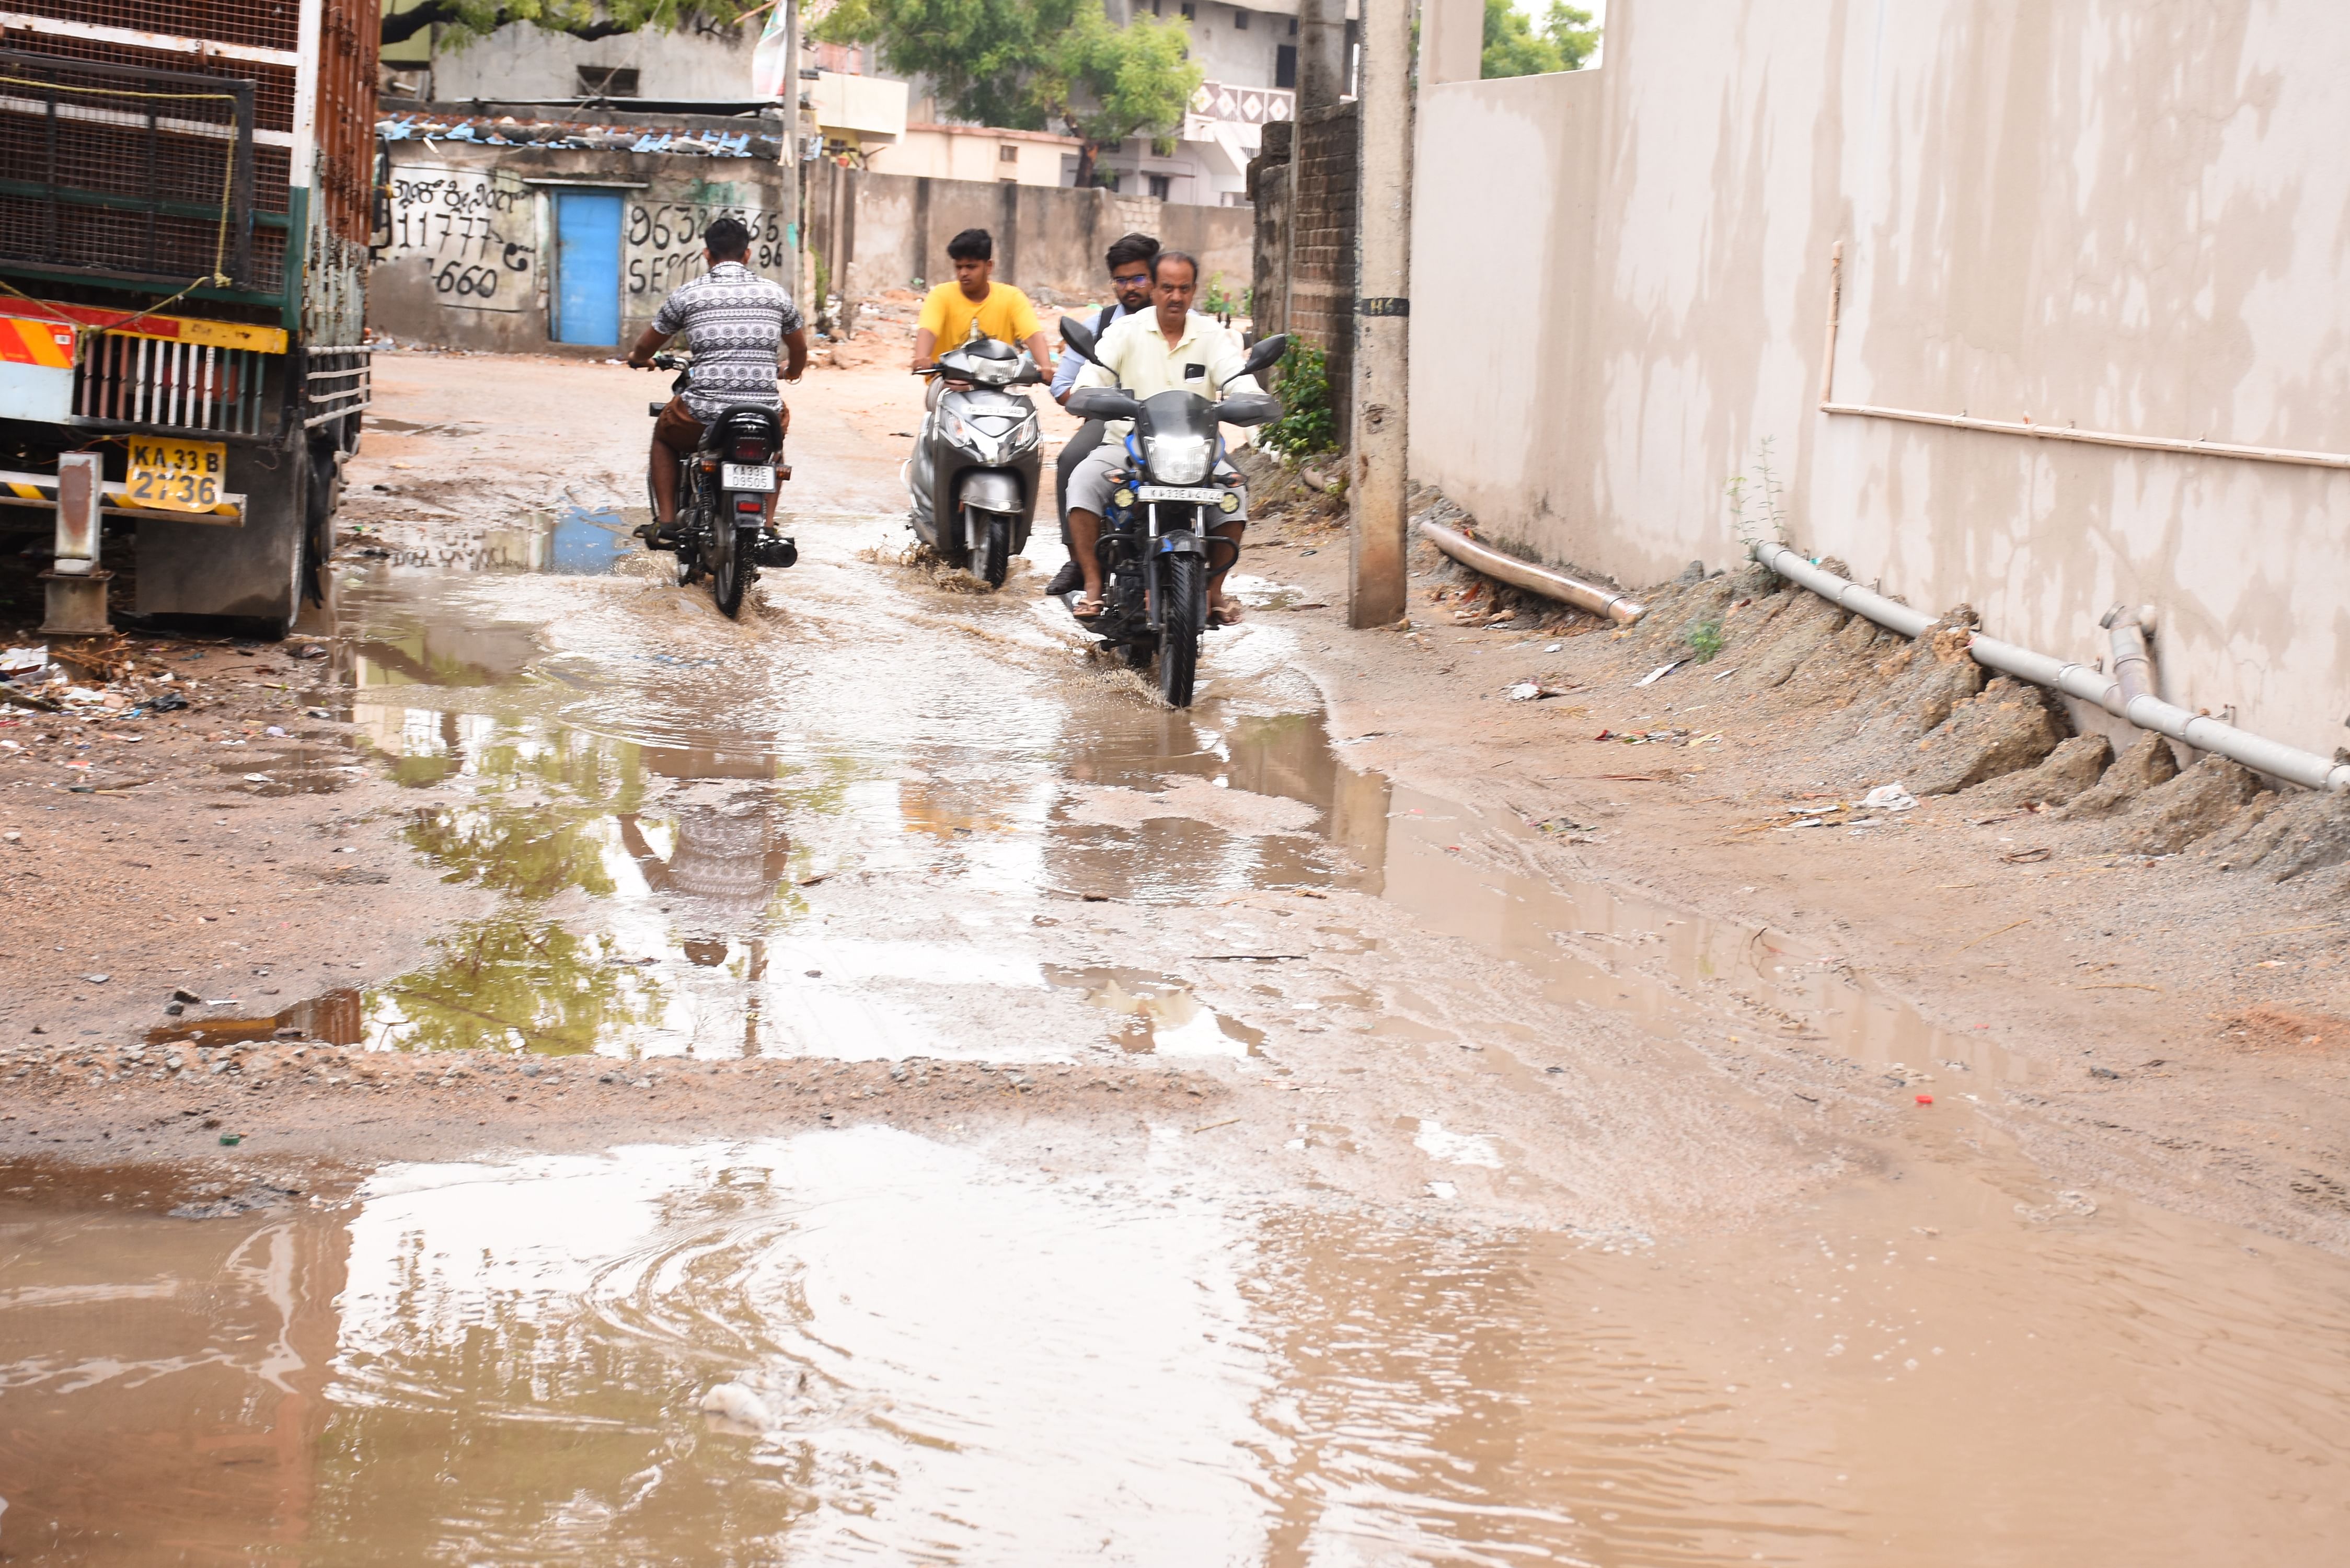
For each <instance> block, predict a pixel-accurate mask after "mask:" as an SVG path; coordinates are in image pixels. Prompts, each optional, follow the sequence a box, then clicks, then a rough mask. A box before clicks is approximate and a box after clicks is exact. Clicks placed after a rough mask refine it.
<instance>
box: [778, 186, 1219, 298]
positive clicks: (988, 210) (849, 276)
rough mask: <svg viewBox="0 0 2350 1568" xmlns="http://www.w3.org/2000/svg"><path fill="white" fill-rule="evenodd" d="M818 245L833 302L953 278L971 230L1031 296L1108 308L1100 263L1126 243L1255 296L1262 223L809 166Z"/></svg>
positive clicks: (812, 231) (1167, 205)
mask: <svg viewBox="0 0 2350 1568" xmlns="http://www.w3.org/2000/svg"><path fill="white" fill-rule="evenodd" d="M808 168H809V169H810V171H811V173H810V175H809V183H808V234H809V244H810V246H811V247H812V249H813V251H814V252H815V254H817V255H820V256H822V257H824V258H825V263H826V265H827V268H828V269H829V271H830V274H831V279H832V288H833V292H834V293H836V294H845V295H847V296H850V297H855V298H870V297H872V296H875V295H877V294H879V293H881V292H882V291H884V290H886V289H892V288H910V287H912V286H913V283H914V280H915V279H916V278H920V279H922V280H923V281H924V282H925V283H931V284H935V283H940V282H943V281H944V280H946V279H948V278H951V277H952V276H953V275H954V268H953V264H952V263H951V262H949V261H948V260H947V242H948V241H949V240H951V239H952V238H953V237H954V236H955V235H956V234H959V233H961V232H962V230H964V229H985V230H986V231H988V233H990V234H993V235H994V236H995V275H996V276H997V277H998V278H1000V279H1002V280H1003V282H1005V283H1010V284H1014V285H1016V286H1019V287H1021V288H1023V289H1025V290H1027V291H1028V292H1029V293H1030V294H1032V295H1036V296H1043V297H1046V298H1048V299H1050V298H1059V299H1094V298H1103V297H1107V293H1108V288H1109V275H1108V272H1107V269H1106V268H1105V267H1104V266H1103V265H1102V253H1103V252H1104V251H1106V250H1107V249H1108V248H1109V244H1110V242H1111V241H1112V240H1115V239H1117V238H1118V236H1119V235H1120V234H1127V233H1128V232H1136V233H1140V234H1156V235H1157V236H1158V237H1159V244H1163V245H1167V246H1169V247H1170V248H1173V249H1177V250H1186V251H1190V252H1191V253H1192V254H1195V255H1197V256H1198V257H1199V258H1200V281H1201V285H1202V286H1205V285H1206V284H1207V283H1208V281H1209V280H1210V279H1211V278H1212V277H1213V276H1214V275H1216V274H1218V273H1222V275H1223V286H1224V287H1225V289H1226V290H1227V291H1228V292H1229V293H1231V295H1232V296H1233V298H1235V299H1238V298H1239V297H1240V295H1241V292H1242V290H1243V289H1245V288H1247V287H1248V286H1249V278H1250V274H1251V269H1252V266H1253V260H1252V257H1251V254H1250V241H1251V237H1252V234H1253V225H1254V217H1253V214H1252V213H1250V211H1249V209H1247V208H1245V207H1200V206H1191V205H1187V204H1184V203H1181V202H1161V201H1157V200H1154V199H1152V198H1150V197H1148V196H1122V195H1119V194H1118V193H1117V192H1113V191H1101V190H1094V191H1078V190H1075V189H1059V188H1055V187H1050V186H1041V185H1021V184H1016V183H1014V182H1011V181H1008V180H1004V181H986V180H935V179H932V178H931V177H930V176H928V175H916V174H876V173H872V172H869V171H863V170H854V169H843V168H841V167H840V166H839V165H837V164H835V163H831V162H827V161H819V162H816V163H814V164H811V165H809V166H808Z"/></svg>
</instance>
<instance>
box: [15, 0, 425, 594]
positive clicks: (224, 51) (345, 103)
mask: <svg viewBox="0 0 2350 1568" xmlns="http://www.w3.org/2000/svg"><path fill="white" fill-rule="evenodd" d="M0 5H4V6H5V7H7V8H6V9H0V530H7V531H10V532H14V533H17V534H20V535H21V534H24V533H26V532H27V531H39V530H43V529H45V528H54V529H55V530H56V531H57V540H58V544H57V559H56V561H55V562H54V564H53V568H52V572H51V573H50V574H49V575H50V576H51V577H52V578H53V579H55V580H53V581H52V584H51V593H50V597H49V605H50V622H51V624H50V625H48V626H47V627H45V628H43V629H45V630H49V631H55V632H70V631H88V630H98V629H102V628H103V627H104V625H105V598H106V592H107V590H106V589H105V587H102V586H99V587H93V586H92V585H93V583H96V584H103V582H104V581H105V580H106V577H107V575H108V574H107V569H106V568H105V566H102V565H101V564H100V562H99V558H98V557H99V538H98V537H97V536H96V535H94V534H92V535H91V536H90V537H89V539H88V551H87V558H85V557H84V556H82V555H80V554H79V553H78V549H79V547H78V546H71V545H68V537H69V536H70V535H72V533H73V530H72V528H71V527H70V526H69V524H74V523H75V521H76V519H75V517H74V516H71V515H69V514H84V515H82V516H80V518H79V524H80V525H81V526H82V527H84V528H85V529H88V525H89V524H98V525H99V526H102V528H103V530H104V535H103V540H104V543H103V549H104V552H105V556H106V559H108V560H115V561H119V560H120V559H121V558H122V557H121V552H122V551H124V550H126V549H127V550H128V551H129V552H130V563H129V564H130V567H131V571H130V576H132V577H133V579H134V581H133V583H132V585H131V587H132V588H133V592H132V595H131V596H130V597H131V609H132V611H133V613H135V614H136V615H138V616H139V617H140V618H160V619H161V620H163V621H165V622H178V621H185V620H189V619H198V620H201V621H203V622H205V623H217V624H220V625H223V626H226V627H234V628H244V629H250V630H255V631H258V632H259V633H261V634H262V635H265V636H283V635H284V634H285V633H286V630H287V629H289V628H291V627H292V625H293V623H294V621H295V619H296V617H297V616H298V615H299V614H300V613H301V610H302V607H303V604H304V602H305V600H306V599H315V598H316V597H317V594H318V591H319V588H320V586H321V584H320V578H319V573H320V572H321V570H322V568H323V564H324V562H325V560H326V558H327V556H328V553H329V552H330V551H331V550H332V548H333V544H334V539H333V514H334V510H335V504H336V502H337V499H338V496H339V493H340V488H341V473H342V469H343V465H344V462H345V460H346V459H347V458H348V456H349V454H350V453H352V452H355V451H356V450H357V449H358V444H359V429H360V424H361V421H362V420H363V419H364V417H365V410H366V409H367V407H368V405H369V399H370V389H371V387H372V385H373V378H372V374H371V371H370V359H369V348H368V347H367V344H366V342H365V337H366V286H367V267H368V257H369V237H370V232H371V229H372V226H373V219H374V215H375V213H374V207H375V201H376V183H377V182H376V180H375V178H374V172H375V169H374V165H375V148H376V140H375V117H376V101H375V99H376V72H377V65H376V50H377V41H378V37H379V32H380V21H379V17H378V14H377V12H378V0H365V3H364V4H362V3H361V0H0ZM61 481H62V482H61ZM44 514H47V515H46V516H45V515H44ZM99 514H102V523H101V522H100V521H99ZM39 548H40V546H39V545H37V543H36V544H35V549H36V552H37V551H38V549H39ZM68 556H72V557H73V558H71V559H68ZM68 573H75V574H79V575H78V577H75V578H74V579H73V580H71V581H68V580H67V579H66V578H65V577H64V576H61V575H62V574H68ZM65 589H75V590H78V591H80V593H81V597H80V598H79V599H78V600H77V599H76V598H75V597H74V596H73V594H71V593H65V594H64V595H63V597H62V598H61V592H62V590H65ZM115 597H117V598H120V597H121V596H120V594H119V593H118V594H117V595H116V596H115ZM61 603H63V604H65V605H66V606H67V608H66V609H65V610H64V611H63V612H62V614H63V616H64V618H65V620H66V621H67V623H68V624H58V623H59V621H60V615H61V612H60V608H59V606H60V604H61ZM77 603H78V605H79V606H80V609H78V610H77V609H75V608H74V607H73V606H74V605H76V604H77ZM93 604H94V605H95V607H96V610H95V613H96V617H97V619H96V622H95V624H82V625H74V624H70V622H71V621H72V619H73V618H74V617H75V616H76V615H77V614H79V615H82V616H84V617H87V616H88V615H89V614H90V613H91V611H90V607H91V606H92V605H93Z"/></svg>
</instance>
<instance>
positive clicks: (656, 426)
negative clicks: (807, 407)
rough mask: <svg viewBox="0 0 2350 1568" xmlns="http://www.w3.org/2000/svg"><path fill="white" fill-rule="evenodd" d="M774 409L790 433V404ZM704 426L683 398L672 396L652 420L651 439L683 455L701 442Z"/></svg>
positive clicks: (786, 431) (785, 430)
mask: <svg viewBox="0 0 2350 1568" xmlns="http://www.w3.org/2000/svg"><path fill="white" fill-rule="evenodd" d="M775 411H776V412H777V413H778V414H779V415H781V416H782V418H783V421H784V433H785V434H786V435H788V434H790V433H791V428H792V410H791V405H790V404H788V403H785V404H782V405H780V406H778V408H777V409H776V410H775ZM705 428H706V427H705V426H704V425H703V424H702V421H700V420H697V419H695V418H694V417H693V410H691V409H689V408H687V407H686V406H685V399H684V398H682V397H672V398H671V399H670V400H669V406H668V407H666V408H664V409H662V410H661V411H660V419H658V420H656V421H653V440H655V441H659V442H660V443H661V445H663V446H665V447H667V448H669V449H670V451H671V452H675V453H677V454H678V455H679V456H680V457H683V456H684V455H685V454H686V453H688V452H692V451H693V450H694V449H695V448H697V447H699V446H700V445H701V444H702V431H703V430H704V429H705Z"/></svg>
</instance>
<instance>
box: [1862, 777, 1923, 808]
mask: <svg viewBox="0 0 2350 1568" xmlns="http://www.w3.org/2000/svg"><path fill="white" fill-rule="evenodd" d="M1917 804H1918V797H1917V796H1915V795H1913V794H1910V793H1909V792H1908V789H1907V788H1905V787H1903V785H1902V784H1901V781H1900V780H1898V779H1896V780H1894V782H1893V783H1891V784H1878V785H1877V787H1876V788H1875V789H1873V790H1870V791H1869V792H1868V793H1867V794H1865V795H1862V796H1861V797H1860V805H1861V809H1862V810H1864V811H1908V810H1910V809H1912V808H1913V807H1915V806H1916V805H1917Z"/></svg>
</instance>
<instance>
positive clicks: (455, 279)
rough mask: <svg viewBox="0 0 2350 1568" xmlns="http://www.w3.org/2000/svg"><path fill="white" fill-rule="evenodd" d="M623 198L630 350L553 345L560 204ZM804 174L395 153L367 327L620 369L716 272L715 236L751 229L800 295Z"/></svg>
mask: <svg viewBox="0 0 2350 1568" xmlns="http://www.w3.org/2000/svg"><path fill="white" fill-rule="evenodd" d="M583 186H584V187H595V188H601V189H608V190H612V191H616V192H619V195H620V197H621V202H622V206H621V231H620V236H619V256H618V258H617V266H618V275H617V285H618V288H619V296H620V302H619V304H620V334H619V343H618V344H605V345H577V346H575V345H570V344H564V343H557V342H556V341H555V340H554V337H553V336H552V325H553V317H552V316H551V314H550V309H549V301H548V291H549V289H550V288H551V287H552V286H553V284H554V278H553V271H554V261H555V258H554V254H553V253H554V244H555V232H554V213H553V205H552V203H553V199H554V196H555V193H556V192H559V191H563V190H567V189H577V188H580V187H583ZM796 190H797V187H796V184H795V170H794V168H793V167H792V166H791V165H788V164H777V163H775V162H773V161H769V160H765V159H759V158H709V157H702V156H696V155H690V154H674V153H659V152H618V151H602V150H596V149H586V148H542V147H486V146H480V145H466V144H463V143H460V142H453V141H440V142H437V143H427V142H423V141H416V142H396V143H393V144H391V147H390V168H389V171H388V177H387V180H386V186H385V198H384V201H383V202H381V203H380V207H379V215H380V219H381V226H380V228H379V229H378V230H377V232H376V234H375V236H374V244H373V254H374V266H373V268H372V270H371V272H370V274H369V281H368V321H369V325H371V326H373V327H375V328H376V329H377V330H379V331H380V332H386V333H390V335H391V336H392V337H396V338H399V339H400V340H401V341H403V342H413V343H424V344H430V345H432V346H434V347H439V348H473V349H478V350H483V351H486V352H493V353H507V354H517V353H552V354H564V355H573V356H578V357H583V358H611V357H616V356H618V355H619V354H620V353H622V352H623V351H624V350H625V347H626V346H627V345H628V344H629V343H631V342H633V341H635V339H636V337H637V335H638V334H639V333H640V332H642V331H643V330H644V329H645V327H648V326H650V325H651V322H652V317H653V314H654V312H656V311H658V310H659V309H660V305H661V301H662V300H663V299H665V298H667V297H668V296H669V294H670V291H671V290H672V289H674V288H676V287H677V286H678V285H680V284H681V283H684V282H686V281H687V280H688V279H690V278H692V277H695V276H698V275H700V274H701V273H702V271H704V270H705V268H704V265H703V262H702V239H701V235H702V230H703V229H705V228H707V227H708V226H709V225H710V223H712V222H713V221H714V220H716V219H718V218H721V217H733V218H736V219H739V220H741V221H742V222H743V223H744V224H746V225H747V226H748V227H749V228H750V230H751V254H750V256H749V261H750V264H751V265H752V266H753V267H754V268H755V269H756V270H757V271H758V272H760V273H761V274H763V275H765V276H768V277H772V278H774V279H775V280H776V281H777V282H778V283H781V284H783V285H784V286H785V287H786V288H790V289H793V292H794V294H795V296H796V294H797V290H796V288H795V287H794V280H795V272H796V270H797V260H796V237H797V231H796V227H795V219H794V208H795V203H796V201H797V196H796Z"/></svg>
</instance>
